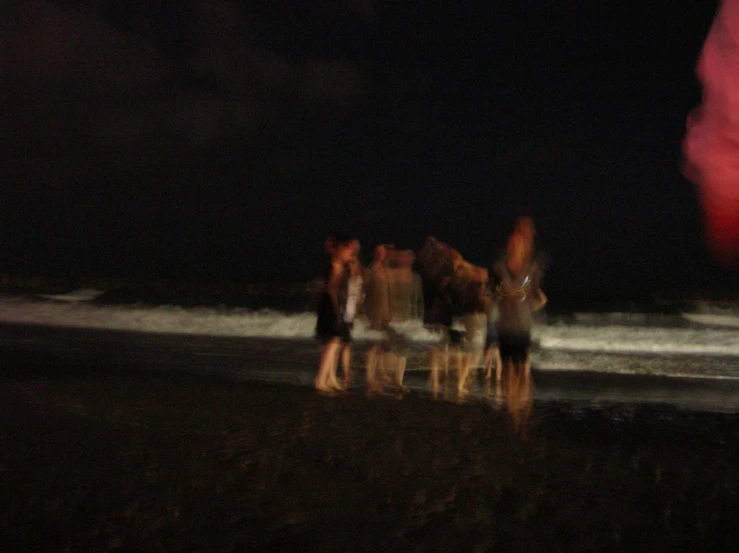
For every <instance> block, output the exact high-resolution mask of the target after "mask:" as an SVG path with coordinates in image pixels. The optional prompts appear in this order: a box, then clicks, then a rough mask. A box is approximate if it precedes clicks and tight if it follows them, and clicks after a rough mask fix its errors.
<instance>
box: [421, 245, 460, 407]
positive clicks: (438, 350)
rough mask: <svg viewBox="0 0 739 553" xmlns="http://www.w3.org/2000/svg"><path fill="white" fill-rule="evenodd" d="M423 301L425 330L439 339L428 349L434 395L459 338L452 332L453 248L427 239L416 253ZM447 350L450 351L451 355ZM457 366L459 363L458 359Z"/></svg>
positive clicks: (430, 378)
mask: <svg viewBox="0 0 739 553" xmlns="http://www.w3.org/2000/svg"><path fill="white" fill-rule="evenodd" d="M456 257H457V256H454V258H456ZM418 260H419V265H420V268H421V278H422V281H423V297H424V301H425V309H424V326H426V327H427V328H428V329H429V330H431V331H433V332H435V333H436V334H438V336H439V341H438V343H437V344H432V345H431V346H429V351H428V357H429V365H430V373H429V382H430V385H431V389H432V391H433V392H434V393H436V392H437V391H438V388H439V374H440V369H441V370H443V373H444V375H445V376H448V371H449V359H450V354H451V355H453V356H454V357H457V354H458V353H461V352H460V350H459V345H460V342H461V336H460V335H459V333H457V332H452V328H451V327H452V320H453V313H452V304H453V299H452V287H451V283H452V277H453V275H454V261H453V254H452V248H450V247H449V246H448V245H447V244H445V243H443V242H441V241H439V240H437V239H436V238H434V237H433V236H428V237H426V240H425V241H424V243H423V246H422V247H421V249H420V250H419V253H418ZM450 349H451V350H452V351H451V352H450ZM457 361H458V362H461V361H460V360H459V359H457Z"/></svg>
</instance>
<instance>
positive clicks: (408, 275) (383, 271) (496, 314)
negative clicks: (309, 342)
mask: <svg viewBox="0 0 739 553" xmlns="http://www.w3.org/2000/svg"><path fill="white" fill-rule="evenodd" d="M534 237H535V228H534V223H533V221H532V220H531V218H528V217H521V218H519V219H518V220H517V221H516V225H515V228H514V230H513V232H512V233H511V235H510V236H509V238H508V241H507V244H506V248H505V251H504V252H503V253H502V254H501V255H500V256H499V257H498V259H497V260H496V261H495V262H494V263H493V266H492V267H491V269H490V270H489V269H485V268H482V267H479V266H476V265H473V264H472V263H469V262H468V261H466V260H465V259H464V257H463V256H462V255H461V254H460V253H459V252H458V251H457V250H455V249H454V248H452V247H451V246H449V245H448V244H445V243H444V242H441V241H439V240H437V239H435V238H433V237H428V238H427V239H426V241H425V243H424V245H423V247H422V248H421V250H420V251H419V255H418V259H417V260H416V258H415V254H414V252H413V251H411V250H397V249H395V247H394V246H392V245H388V244H380V245H378V246H376V247H375V249H374V258H373V261H372V263H371V265H370V266H369V267H367V268H364V267H363V266H362V264H361V262H360V261H359V252H360V244H359V242H358V241H357V240H356V239H353V238H351V237H349V236H346V235H341V234H335V235H332V236H331V237H329V238H328V239H327V240H326V242H325V244H324V253H325V257H326V266H325V273H324V285H323V288H322V291H321V295H320V298H319V301H318V320H317V323H316V336H317V338H319V339H320V340H321V341H322V343H323V349H322V351H321V358H320V363H319V369H318V373H317V374H316V378H315V387H316V388H317V389H318V390H320V391H324V392H333V391H336V390H342V389H346V388H347V387H348V386H349V384H350V382H351V380H352V371H351V342H352V328H353V325H354V321H355V319H357V317H359V316H362V317H363V318H365V320H366V323H367V324H368V326H369V328H372V329H375V330H377V331H379V332H380V333H381V336H382V339H381V340H380V341H378V343H376V344H374V345H373V346H372V347H371V348H370V349H369V351H368V352H367V359H366V361H367V362H366V367H367V371H366V379H367V388H368V390H369V391H371V392H377V391H381V390H382V389H383V387H384V386H385V385H387V384H392V385H393V386H394V387H395V388H396V389H397V390H398V391H400V392H402V393H405V392H407V389H406V388H405V386H404V385H403V378H404V373H405V366H406V359H407V354H408V340H407V339H406V337H405V336H403V335H402V334H401V333H399V332H398V331H397V329H396V328H395V327H394V326H393V325H392V324H391V323H393V322H397V321H401V320H404V319H423V321H424V324H425V326H426V327H427V328H429V329H432V330H433V331H435V332H436V333H437V334H438V336H439V341H438V343H437V344H435V345H433V346H432V347H431V348H430V350H429V362H430V368H431V374H430V382H431V386H432V389H433V390H434V391H435V390H436V389H437V388H438V385H439V379H440V377H441V376H442V375H444V376H447V377H449V376H450V374H451V372H452V371H451V370H450V369H456V377H457V382H456V385H457V390H458V392H459V393H460V394H462V393H465V392H466V391H467V383H468V380H469V379H470V378H471V376H472V374H473V369H475V368H477V367H478V366H479V365H480V364H482V365H483V366H484V373H485V377H486V379H492V376H493V374H495V380H496V382H500V381H501V379H502V378H503V372H504V370H505V371H508V372H509V373H514V374H522V375H524V376H525V377H528V375H529V373H530V368H531V366H530V348H531V328H532V325H533V314H534V312H535V311H538V310H540V309H541V308H542V307H543V306H544V305H545V304H546V301H547V298H546V296H545V295H544V293H543V291H542V290H541V287H540V282H541V277H542V272H543V262H542V260H541V256H539V255H537V254H536V253H535V249H534ZM415 261H417V264H418V268H419V272H420V275H419V274H418V273H416V272H415V271H413V265H414V262H415ZM455 318H456V319H458V320H460V321H461V323H462V327H463V328H464V330H456V329H455V328H453V322H454V320H455ZM339 365H341V369H342V377H343V381H342V382H341V383H340V382H339V380H338V377H337V372H338V367H339ZM389 366H394V370H393V371H392V374H393V376H390V377H388V374H387V373H388V371H387V368H388V367H389Z"/></svg>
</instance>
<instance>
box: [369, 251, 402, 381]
mask: <svg viewBox="0 0 739 553" xmlns="http://www.w3.org/2000/svg"><path fill="white" fill-rule="evenodd" d="M395 254H396V250H395V247H394V246H392V245H389V244H379V245H378V246H376V247H375V252H374V260H373V262H372V266H371V267H370V270H369V282H368V286H367V298H366V302H365V303H366V309H365V312H366V315H367V318H368V319H369V322H370V328H372V329H375V330H379V331H380V332H381V333H382V339H381V341H380V342H379V343H378V344H375V345H374V346H372V347H371V348H370V349H369V351H368V352H367V389H368V391H369V392H371V393H376V392H381V391H382V390H383V386H384V383H385V381H386V369H387V367H388V366H390V365H392V366H394V368H395V370H394V376H393V378H392V379H391V382H392V383H393V385H394V386H395V387H396V388H397V390H398V391H400V392H401V393H406V392H408V389H407V388H406V387H405V386H404V384H403V380H404V378H405V369H406V364H407V359H408V341H407V339H406V338H405V336H403V335H402V334H401V333H399V332H398V331H396V330H395V329H394V328H393V327H392V326H390V323H391V322H392V321H393V318H394V317H395V308H396V305H395V298H396V294H395V285H396V283H395V275H394V272H393V271H391V268H390V265H391V264H394V263H395V261H394V260H395Z"/></svg>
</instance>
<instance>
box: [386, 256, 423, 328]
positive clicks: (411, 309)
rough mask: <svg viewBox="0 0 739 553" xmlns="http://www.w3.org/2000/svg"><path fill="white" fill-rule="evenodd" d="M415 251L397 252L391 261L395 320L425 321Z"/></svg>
mask: <svg viewBox="0 0 739 553" xmlns="http://www.w3.org/2000/svg"><path fill="white" fill-rule="evenodd" d="M415 259H416V256H415V254H414V253H413V250H396V251H395V252H394V255H393V256H392V258H391V259H390V267H391V275H392V286H391V291H392V305H393V317H392V318H393V320H394V321H407V320H415V319H421V320H422V319H423V313H424V305H423V285H422V282H421V277H420V275H419V274H418V273H416V272H415V271H414V270H413V262H414V261H415Z"/></svg>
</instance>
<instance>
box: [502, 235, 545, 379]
mask: <svg viewBox="0 0 739 553" xmlns="http://www.w3.org/2000/svg"><path fill="white" fill-rule="evenodd" d="M531 251H532V250H531V248H530V247H529V244H528V243H527V239H526V237H525V235H523V234H522V233H520V232H515V231H514V232H513V234H511V236H510V238H509V239H508V244H507V247H506V255H505V258H504V259H503V260H501V261H499V262H498V263H497V264H496V266H495V275H496V279H497V282H498V289H499V293H500V301H499V304H498V309H499V315H498V324H497V330H498V347H499V349H500V357H501V361H502V365H501V370H502V368H503V365H507V366H516V367H519V366H520V367H523V369H524V370H525V371H526V372H529V371H530V368H531V365H530V349H531V327H532V324H533V313H534V312H535V311H538V310H539V309H541V308H542V307H544V305H545V304H546V302H547V297H546V295H544V292H543V291H542V290H541V288H540V287H539V284H540V279H541V271H540V269H539V266H538V265H537V263H536V261H535V260H534V259H533V258H532V257H531ZM500 378H501V374H500V373H499V372H498V373H496V381H499V380H500Z"/></svg>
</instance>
